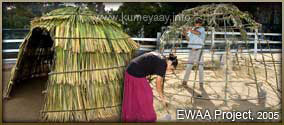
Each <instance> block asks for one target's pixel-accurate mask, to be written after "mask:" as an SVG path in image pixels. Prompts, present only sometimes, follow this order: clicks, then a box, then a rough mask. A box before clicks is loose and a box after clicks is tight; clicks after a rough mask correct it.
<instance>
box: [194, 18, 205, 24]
mask: <svg viewBox="0 0 284 125" xmlns="http://www.w3.org/2000/svg"><path fill="white" fill-rule="evenodd" d="M194 23H200V24H203V20H202V19H201V18H199V17H197V18H195V19H194Z"/></svg>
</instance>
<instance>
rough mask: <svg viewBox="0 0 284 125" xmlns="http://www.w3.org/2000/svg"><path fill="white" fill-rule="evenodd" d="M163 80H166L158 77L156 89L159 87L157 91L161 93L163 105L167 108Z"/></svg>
mask: <svg viewBox="0 0 284 125" xmlns="http://www.w3.org/2000/svg"><path fill="white" fill-rule="evenodd" d="M163 80H164V79H163V77H161V76H157V79H156V87H157V91H158V93H159V96H160V98H161V101H162V103H163V104H164V106H165V107H167V104H166V101H165V97H164V92H163Z"/></svg>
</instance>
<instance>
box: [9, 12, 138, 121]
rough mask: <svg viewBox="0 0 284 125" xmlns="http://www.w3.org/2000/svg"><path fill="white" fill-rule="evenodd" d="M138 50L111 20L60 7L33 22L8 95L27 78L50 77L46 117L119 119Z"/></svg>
mask: <svg viewBox="0 0 284 125" xmlns="http://www.w3.org/2000/svg"><path fill="white" fill-rule="evenodd" d="M137 49H138V44H136V43H135V42H134V41H133V40H131V38H130V37H129V36H128V35H127V34H125V33H124V32H123V31H122V29H121V27H120V25H119V24H117V23H115V22H114V21H112V20H109V19H104V18H99V17H98V16H97V15H96V14H95V13H94V12H92V11H89V10H87V9H83V8H74V7H67V8H61V9H56V10H54V11H51V12H50V13H48V14H46V15H44V16H42V17H40V18H36V19H34V20H33V21H32V22H31V30H30V32H29V33H28V35H27V36H26V38H25V40H24V42H23V43H22V45H21V46H20V52H19V54H18V60H17V63H16V65H15V67H14V68H13V69H12V73H11V78H10V81H9V85H8V89H7V91H6V96H7V97H8V96H9V94H10V92H11V91H12V90H13V86H15V85H17V84H21V81H22V80H24V79H30V78H33V77H40V76H44V75H45V76H46V75H48V81H47V88H46V90H47V92H46V95H45V104H44V106H43V109H42V112H41V114H42V118H43V119H44V120H47V121H60V122H62V121H93V120H102V119H107V118H113V117H118V118H119V116H120V107H121V103H122V91H123V73H124V68H125V66H126V65H127V62H128V61H129V60H130V59H131V58H132V57H133V55H134V52H135V51H136V50H137Z"/></svg>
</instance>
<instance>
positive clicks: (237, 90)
mask: <svg viewBox="0 0 284 125" xmlns="http://www.w3.org/2000/svg"><path fill="white" fill-rule="evenodd" d="M265 56H266V57H265V61H266V64H267V72H268V80H267V81H266V80H265V70H264V65H263V64H261V63H260V62H259V61H256V60H255V59H257V60H262V56H261V55H260V54H258V55H256V56H253V57H252V58H253V60H254V61H253V64H254V66H255V72H256V77H257V80H258V85H259V86H260V88H261V89H260V92H259V93H260V97H261V99H257V98H258V96H257V90H256V84H255V80H254V73H253V69H252V68H251V69H250V70H249V71H248V69H247V67H246V66H245V65H246V64H245V60H246V59H248V58H249V56H246V55H243V56H242V58H241V56H240V55H239V56H238V57H239V59H238V60H239V61H238V62H239V65H238V64H237V63H236V61H235V63H234V61H233V60H236V59H234V58H228V64H229V65H228V72H229V73H228V74H229V75H228V84H227V86H228V87H227V101H224V98H225V75H224V74H225V72H224V71H225V68H226V65H225V64H226V63H225V62H226V60H224V61H223V62H224V65H222V63H220V62H218V59H219V57H215V59H217V61H216V60H215V61H216V62H215V63H214V64H212V61H211V57H210V55H209V54H207V55H205V58H204V59H205V70H204V80H205V83H204V87H203V88H202V87H199V83H198V81H197V82H196V83H195V87H193V86H194V82H193V81H192V80H194V79H195V69H196V68H193V70H192V72H191V75H190V81H188V82H187V85H186V86H184V85H182V79H183V75H184V73H185V67H186V64H179V66H178V67H177V69H178V70H176V71H175V74H173V73H172V72H167V75H166V81H165V87H164V93H165V97H166V101H167V102H168V110H169V112H170V115H171V120H169V119H167V120H166V114H167V112H166V111H167V110H166V109H165V107H164V106H163V105H162V103H161V101H159V98H158V94H157V92H156V88H155V81H154V80H153V81H152V82H151V86H152V88H153V90H154V95H155V98H154V103H155V104H154V106H155V109H156V113H157V116H158V121H176V117H177V116H176V114H177V113H176V112H177V111H176V110H177V109H186V110H192V111H193V110H194V109H200V110H201V111H204V112H205V110H208V111H209V112H211V114H213V112H214V111H215V110H217V109H219V110H222V111H228V112H232V111H240V112H241V111H248V110H251V112H252V113H255V114H256V113H257V112H260V111H267V112H273V113H274V112H279V113H281V109H280V107H281V102H280V98H281V94H280V92H279V91H277V85H276V80H275V76H276V75H275V72H274V70H273V65H272V63H271V61H272V60H271V58H270V54H265ZM273 56H274V59H275V61H280V59H281V58H280V57H281V54H273ZM231 57H232V56H231ZM178 58H179V60H180V62H181V63H186V61H187V55H178ZM216 64H217V66H216ZM279 64H280V63H279V62H278V64H276V68H277V71H280V68H281V67H280V66H281V65H279ZM212 66H213V67H212ZM214 66H215V67H217V68H214ZM279 73H280V72H278V74H277V76H278V79H281V75H280V74H279ZM196 80H198V72H197V77H196ZM193 92H194V96H193ZM200 96H201V98H200ZM192 97H193V98H192ZM253 117H255V119H254V120H238V121H240V122H246V121H253V122H265V121H273V122H277V121H280V119H270V120H269V119H265V120H259V119H256V118H257V117H259V116H258V115H257V114H256V115H253ZM280 118H281V117H280ZM180 121H181V122H183V121H187V122H188V121H189V122H197V121H198V122H200V121H202V122H209V121H213V122H220V121H225V122H230V120H228V119H226V120H224V119H186V120H180Z"/></svg>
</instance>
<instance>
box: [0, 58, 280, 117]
mask: <svg viewBox="0 0 284 125" xmlns="http://www.w3.org/2000/svg"><path fill="white" fill-rule="evenodd" d="M269 56H270V55H269V54H268V55H267V57H266V58H265V60H266V63H267V71H268V80H267V81H265V72H264V71H265V70H264V66H263V64H261V63H260V62H259V61H254V65H255V67H256V68H255V70H256V75H257V80H258V83H259V86H261V87H260V88H261V90H263V91H260V96H261V97H264V99H260V100H259V101H258V100H257V99H256V98H257V97H258V96H257V90H256V84H255V80H254V79H253V78H254V73H253V70H252V68H251V69H249V70H248V69H247V68H246V66H245V65H246V63H245V60H246V59H247V58H248V57H246V56H243V58H241V57H240V58H239V65H238V64H237V63H233V62H234V60H235V59H234V58H231V59H228V62H230V63H231V64H230V66H229V68H228V70H229V77H228V78H229V82H228V85H227V86H228V89H227V101H224V100H223V99H224V98H225V89H224V88H225V82H224V80H225V75H224V74H225V72H224V68H225V66H226V65H223V64H222V63H221V62H218V59H219V57H216V58H215V59H217V61H215V62H214V63H212V61H210V56H209V55H205V70H204V74H205V76H204V80H205V83H204V84H205V85H204V89H201V88H200V87H199V84H198V82H196V83H195V87H193V81H189V82H188V83H187V85H186V86H182V85H181V80H182V78H183V74H184V72H185V64H182V63H186V60H187V55H178V58H179V61H180V64H179V66H178V68H177V70H176V71H175V74H173V73H171V72H167V75H166V81H165V88H164V90H165V96H166V101H167V102H168V109H169V113H170V115H171V120H165V115H166V114H167V113H166V110H165V107H164V106H163V105H162V103H160V101H159V99H158V98H157V91H156V87H155V81H152V82H151V86H152V88H153V92H154V107H155V110H156V114H157V117H158V121H161V122H163V121H176V109H201V110H206V109H207V110H209V111H210V112H213V111H214V110H215V109H220V110H223V111H247V110H251V111H252V112H258V111H271V112H280V107H281V105H280V99H279V97H281V96H280V93H279V92H278V91H277V86H276V81H275V73H274V70H273V68H274V67H273V65H272V63H271V61H272V60H271V58H270V57H269ZM256 57H257V58H256V59H257V60H262V57H261V55H260V54H258V55H257V56H256ZM280 57H281V54H274V58H275V60H277V61H278V64H276V68H277V70H279V69H280V66H281V65H279V61H280ZM254 58H255V56H254V57H253V59H254ZM224 62H225V61H224ZM3 67H4V70H3V74H2V75H3V93H4V92H5V88H6V87H7V83H8V80H9V77H10V68H5V65H4V66H3ZM6 67H8V66H6ZM214 67H215V68H214ZM216 67H217V68H216ZM279 73H280V72H278V74H277V76H278V79H281V77H280V74H279ZM248 74H249V75H248ZM194 76H195V68H193V71H192V73H191V76H190V80H194ZM197 76H198V75H197ZM196 78H197V80H198V77H196ZM44 81H46V78H35V79H32V80H28V81H23V82H22V84H21V85H19V86H17V87H16V89H14V91H12V94H11V98H10V99H9V100H3V121H4V122H39V119H40V118H39V112H40V110H41V108H42V105H43V94H42V90H44V85H45V82H44ZM193 91H194V96H192V92H193ZM198 95H202V99H201V98H198V97H197V96H198ZM192 97H194V98H192ZM210 99H217V100H210ZM246 99H249V100H246ZM280 118H281V117H280ZM184 121H186V122H188V121H189V122H196V121H198V122H209V121H214V122H218V121H227V122H230V120H223V119H215V120H212V119H211V120H210V119H203V120H201V119H188V120H181V121H180V122H184ZM239 121H246V120H239ZM247 121H251V120H247ZM263 121H279V120H275V119H274V120H255V121H254V122H263Z"/></svg>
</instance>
